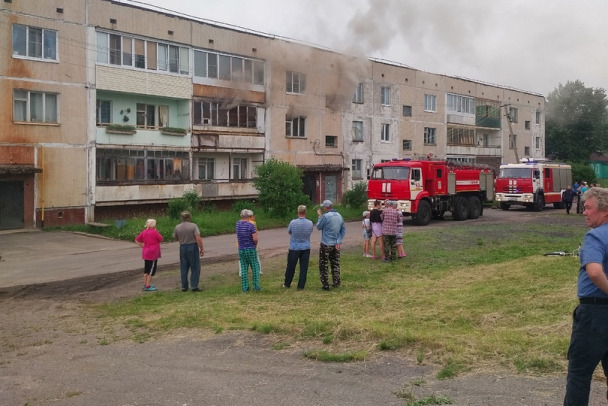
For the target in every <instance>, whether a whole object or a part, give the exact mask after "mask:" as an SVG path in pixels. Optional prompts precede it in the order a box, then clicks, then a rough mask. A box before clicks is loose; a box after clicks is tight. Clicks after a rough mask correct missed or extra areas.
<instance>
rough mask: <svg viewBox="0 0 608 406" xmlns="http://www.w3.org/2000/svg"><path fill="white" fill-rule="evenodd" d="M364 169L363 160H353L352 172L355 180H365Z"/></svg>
mask: <svg viewBox="0 0 608 406" xmlns="http://www.w3.org/2000/svg"><path fill="white" fill-rule="evenodd" d="M362 167H363V160H362V159H353V160H352V162H351V171H352V177H353V179H363V173H362V171H361V168H362Z"/></svg>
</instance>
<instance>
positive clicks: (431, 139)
mask: <svg viewBox="0 0 608 406" xmlns="http://www.w3.org/2000/svg"><path fill="white" fill-rule="evenodd" d="M436 130H437V129H436V128H431V127H424V145H435V144H436V140H435V133H436Z"/></svg>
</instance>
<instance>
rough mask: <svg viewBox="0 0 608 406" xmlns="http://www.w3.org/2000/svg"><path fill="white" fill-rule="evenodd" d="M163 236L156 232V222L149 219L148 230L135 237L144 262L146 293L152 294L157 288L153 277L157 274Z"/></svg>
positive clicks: (147, 222)
mask: <svg viewBox="0 0 608 406" xmlns="http://www.w3.org/2000/svg"><path fill="white" fill-rule="evenodd" d="M162 241H163V236H162V235H160V233H159V232H158V231H156V220H154V219H148V220H147V221H146V228H145V229H144V230H143V231H142V232H141V233H139V235H138V236H137V237H135V243H136V244H137V245H139V246H140V247H141V249H142V250H141V257H142V259H143V260H144V291H146V292H152V291H155V290H156V286H154V285H152V277H153V276H154V275H155V274H156V266H157V264H158V258H160V243H161V242H162Z"/></svg>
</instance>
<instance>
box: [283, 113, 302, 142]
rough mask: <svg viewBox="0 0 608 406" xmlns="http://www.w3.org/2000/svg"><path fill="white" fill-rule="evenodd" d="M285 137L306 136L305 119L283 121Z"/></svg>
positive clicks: (297, 118)
mask: <svg viewBox="0 0 608 406" xmlns="http://www.w3.org/2000/svg"><path fill="white" fill-rule="evenodd" d="M285 135H286V136H287V137H305V136H306V117H295V118H292V119H289V118H288V119H286V120H285Z"/></svg>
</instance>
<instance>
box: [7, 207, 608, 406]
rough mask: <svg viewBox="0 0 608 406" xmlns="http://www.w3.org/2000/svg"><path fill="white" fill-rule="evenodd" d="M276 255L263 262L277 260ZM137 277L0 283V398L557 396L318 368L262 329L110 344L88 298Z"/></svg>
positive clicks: (163, 400)
mask: <svg viewBox="0 0 608 406" xmlns="http://www.w3.org/2000/svg"><path fill="white" fill-rule="evenodd" d="M493 214H494V213H493ZM523 214H524V213H523V212H522V213H519V214H518V213H514V215H513V216H508V217H505V219H506V220H504V221H505V223H508V222H510V221H514V219H518V220H521V219H522V216H523ZM526 215H527V213H526ZM488 217H492V216H488ZM499 217H500V216H499ZM548 218H550V219H551V220H550V221H552V222H554V221H564V222H565V223H568V224H571V222H572V221H573V220H572V219H567V218H565V217H564V216H555V212H552V211H547V212H546V213H545V212H543V213H542V214H538V221H541V222H542V221H548V220H547V219H548ZM581 221H582V219H581ZM436 226H437V227H441V225H440V224H439V225H436ZM277 255H279V256H277ZM282 255H283V254H282V253H274V254H273V255H272V256H271V257H269V260H270V261H276V262H277V263H278V262H280V261H283V258H282ZM277 266H278V265H277ZM270 268H272V266H271V267H270ZM270 268H269V269H270ZM235 270H236V263H235V262H233V261H229V262H218V263H215V264H209V265H208V266H207V268H206V270H205V273H204V276H203V282H204V279H205V278H210V277H212V276H213V275H214V274H216V273H227V272H235ZM178 279H179V276H178V273H177V271H175V270H172V271H169V270H166V271H163V272H161V273H160V274H159V277H158V279H157V281H156V283H157V285H158V286H159V287H160V288H161V289H173V288H175V286H176V283H178ZM140 283H141V280H140V275H139V274H135V275H134V274H133V273H132V272H122V273H121V272H119V273H114V274H111V275H98V276H96V277H86V278H80V279H71V280H69V281H62V282H52V283H46V284H40V285H29V286H26V287H14V288H7V289H1V291H0V308H1V309H2V312H0V332H1V334H0V352H1V354H2V356H1V357H0V404H2V405H15V406H23V405H28V406H38V405H88V406H97V405H99V406H101V405H176V406H178V405H179V406H183V405H218V406H223V405H244V404H247V405H254V406H255V405H260V406H261V405H284V404H289V405H295V406H298V405H302V406H304V405H324V406H326V405H354V404H357V405H374V406H375V405H405V404H407V397H408V396H410V395H411V396H413V397H414V398H415V399H421V398H425V397H426V398H428V397H431V396H435V397H436V398H437V399H441V397H447V398H449V399H451V400H452V402H453V403H452V404H454V405H479V406H481V405H493V406H513V405H531V406H532V405H534V406H537V405H558V404H561V403H562V398H563V392H564V391H563V387H564V383H565V377H564V376H563V375H557V376H548V377H547V376H545V377H530V376H522V375H513V374H511V373H508V372H506V371H497V370H488V371H486V372H484V373H476V374H470V375H464V376H460V377H458V378H455V379H450V380H441V381H439V380H437V379H436V378H435V375H436V373H437V370H436V369H435V367H434V366H432V365H419V364H417V363H416V360H412V359H406V358H403V357H399V356H395V355H394V354H389V356H387V355H385V354H380V355H374V356H372V357H371V359H368V360H366V361H365V362H360V363H349V364H326V363H319V362H314V361H310V360H307V359H305V358H304V357H303V356H302V352H303V350H304V348H303V347H304V346H305V345H306V344H302V346H300V348H296V347H298V346H294V347H292V348H291V349H286V350H276V349H273V344H274V338H273V337H272V336H270V335H269V336H263V335H260V334H256V333H251V332H230V331H229V332H223V333H221V334H214V333H213V332H210V331H200V330H196V331H191V330H187V331H185V330H184V331H177V332H173V333H172V334H171V335H169V336H165V337H162V338H160V339H152V340H148V341H146V342H145V343H144V344H138V343H135V342H133V341H132V340H127V339H122V338H126V337H128V336H130V334H131V332H130V331H127V330H126V327H124V329H125V330H122V329H123V327H116V326H107V325H104V324H102V323H101V322H100V321H99V320H98V319H97V318H96V315H95V312H94V311H93V310H92V309H91V307H90V306H88V304H89V303H105V302H110V301H115V300H120V299H126V298H131V297H135V296H137V295H140V294H141V292H139V286H140ZM203 295H204V292H203ZM108 338H110V339H108ZM605 396H606V394H605V389H604V386H603V385H600V384H594V385H593V401H592V402H591V404H594V405H597V404H606V400H605V399H606V397H605ZM438 404H439V403H438Z"/></svg>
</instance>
